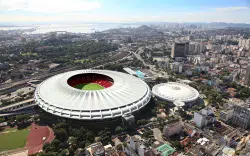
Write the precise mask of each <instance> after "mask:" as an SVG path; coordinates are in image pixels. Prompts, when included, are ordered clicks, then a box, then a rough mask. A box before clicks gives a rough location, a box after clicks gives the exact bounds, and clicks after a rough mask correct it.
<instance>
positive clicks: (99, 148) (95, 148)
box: [86, 142, 105, 156]
mask: <svg viewBox="0 0 250 156" xmlns="http://www.w3.org/2000/svg"><path fill="white" fill-rule="evenodd" d="M86 150H87V151H88V155H90V156H105V149H104V146H103V145H102V143H101V142H97V143H93V144H91V145H89V146H88V147H87V148H86Z"/></svg>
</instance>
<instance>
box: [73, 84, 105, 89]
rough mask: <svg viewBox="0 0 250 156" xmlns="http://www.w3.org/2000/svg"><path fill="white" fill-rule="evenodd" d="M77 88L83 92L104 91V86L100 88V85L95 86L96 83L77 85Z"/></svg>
mask: <svg viewBox="0 0 250 156" xmlns="http://www.w3.org/2000/svg"><path fill="white" fill-rule="evenodd" d="M75 88H77V89H81V90H101V89H104V87H103V86H100V85H98V84H95V83H88V84H79V85H76V86H75Z"/></svg>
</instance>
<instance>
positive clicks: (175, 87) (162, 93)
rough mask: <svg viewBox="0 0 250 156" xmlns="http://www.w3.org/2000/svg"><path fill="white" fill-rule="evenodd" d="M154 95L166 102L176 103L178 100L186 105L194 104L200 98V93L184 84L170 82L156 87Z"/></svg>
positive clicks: (153, 91)
mask: <svg viewBox="0 0 250 156" xmlns="http://www.w3.org/2000/svg"><path fill="white" fill-rule="evenodd" d="M152 93H153V94H154V95H155V96H157V97H159V98H161V99H163V100H166V101H170V102H174V101H176V100H178V101H182V102H184V103H188V102H193V101H195V100H197V98H198V97H199V92H198V91H197V90H196V89H194V88H192V87H190V86H188V85H185V84H182V83H176V82H169V83H161V84H158V85H155V86H154V87H153V89H152Z"/></svg>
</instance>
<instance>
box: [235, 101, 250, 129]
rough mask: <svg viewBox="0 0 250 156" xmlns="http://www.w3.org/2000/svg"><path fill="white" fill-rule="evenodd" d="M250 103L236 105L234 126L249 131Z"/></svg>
mask: <svg viewBox="0 0 250 156" xmlns="http://www.w3.org/2000/svg"><path fill="white" fill-rule="evenodd" d="M249 108H250V103H238V104H237V105H234V112H233V117H232V124H233V125H236V126H239V127H241V128H244V129H247V128H248V127H249V126H250V109H249Z"/></svg>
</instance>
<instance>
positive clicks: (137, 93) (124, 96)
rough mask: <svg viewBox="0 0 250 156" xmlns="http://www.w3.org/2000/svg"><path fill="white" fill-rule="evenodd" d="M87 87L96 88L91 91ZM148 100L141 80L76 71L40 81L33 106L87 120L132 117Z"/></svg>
mask: <svg viewBox="0 0 250 156" xmlns="http://www.w3.org/2000/svg"><path fill="white" fill-rule="evenodd" d="M89 84H94V85H98V86H99V88H96V87H94V88H93V89H91V85H89ZM86 85H88V88H87V89H86V87H85V86H86ZM150 98H151V91H150V88H149V86H148V85H147V84H146V83H145V82H144V81H142V80H141V79H139V78H136V77H134V76H132V75H128V74H125V73H121V72H116V71H108V70H77V71H70V72H66V73H62V74H58V75H55V76H53V77H51V78H49V79H47V80H45V81H44V82H42V83H41V84H40V85H39V86H38V87H37V89H36V91H35V101H36V103H37V104H38V106H40V107H41V108H42V109H43V110H45V111H46V112H48V113H51V114H54V115H56V116H59V117H63V118H69V119H77V120H90V121H92V120H93V121H94V120H95V121H96V120H103V119H107V120H108V119H113V118H117V117H122V116H126V115H129V114H132V113H133V112H136V111H139V110H140V109H141V108H143V107H144V106H145V105H146V104H147V103H148V102H149V100H150Z"/></svg>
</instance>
